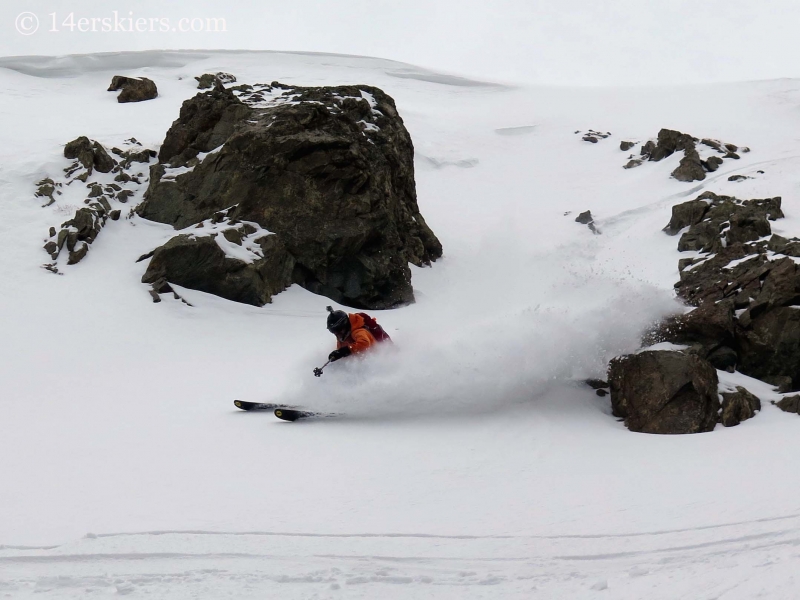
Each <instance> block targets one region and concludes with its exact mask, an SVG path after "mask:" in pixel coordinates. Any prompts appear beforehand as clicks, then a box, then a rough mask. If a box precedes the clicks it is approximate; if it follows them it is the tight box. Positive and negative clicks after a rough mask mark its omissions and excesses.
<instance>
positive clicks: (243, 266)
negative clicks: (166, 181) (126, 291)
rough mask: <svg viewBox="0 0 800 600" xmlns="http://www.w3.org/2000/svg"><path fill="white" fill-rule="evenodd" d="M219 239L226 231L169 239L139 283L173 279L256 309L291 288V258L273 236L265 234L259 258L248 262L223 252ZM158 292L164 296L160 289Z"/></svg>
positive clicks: (156, 254)
mask: <svg viewBox="0 0 800 600" xmlns="http://www.w3.org/2000/svg"><path fill="white" fill-rule="evenodd" d="M218 235H224V233H223V234H219V233H214V234H211V235H206V236H195V235H191V234H188V235H179V236H176V237H174V238H172V239H171V240H170V241H168V242H167V243H166V244H164V245H163V246H160V247H159V248H157V249H156V250H155V252H154V254H153V257H152V259H151V261H150V263H149V265H148V267H147V271H146V272H145V274H144V276H143V277H142V282H143V283H156V282H159V281H161V280H164V283H166V281H171V282H172V283H175V284H177V285H181V286H183V287H187V288H191V289H196V290H200V291H202V292H208V293H209V294H215V295H217V296H221V297H222V298H227V299H229V300H234V301H236V302H243V303H246V304H254V305H256V306H261V305H263V304H266V303H267V302H269V301H270V299H271V298H272V296H273V295H275V294H277V293H279V292H282V291H283V290H284V289H286V288H287V287H288V286H289V285H291V281H292V270H293V268H294V259H293V258H292V256H291V255H290V254H289V253H288V252H287V251H286V248H285V247H284V246H283V244H282V243H281V242H280V240H278V238H277V236H275V235H264V236H263V237H261V238H259V239H257V240H255V241H256V242H257V243H258V246H259V250H260V252H259V253H260V254H261V255H262V256H261V257H259V258H255V257H254V260H253V262H249V263H248V262H246V261H244V260H241V259H237V258H234V257H231V256H230V255H228V254H226V252H225V251H224V250H223V249H222V247H221V246H220V244H219V243H218V241H217V236H218ZM225 237H226V239H227V237H228V236H225ZM228 241H230V240H228ZM240 245H241V241H240ZM157 291H159V292H163V291H164V288H163V285H162V288H161V289H159V290H157Z"/></svg>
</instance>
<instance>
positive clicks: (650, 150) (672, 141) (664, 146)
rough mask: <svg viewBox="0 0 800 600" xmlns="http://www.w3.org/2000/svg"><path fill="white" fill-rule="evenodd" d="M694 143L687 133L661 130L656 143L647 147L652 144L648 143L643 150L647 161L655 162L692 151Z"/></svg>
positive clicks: (693, 139) (694, 140) (694, 139)
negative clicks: (680, 152)
mask: <svg viewBox="0 0 800 600" xmlns="http://www.w3.org/2000/svg"><path fill="white" fill-rule="evenodd" d="M696 141H697V140H696V138H693V137H692V136H691V135H689V134H688V133H681V132H680V131H675V130H674V129H662V130H661V131H659V132H658V141H657V142H656V143H655V144H654V145H648V144H652V142H648V144H645V146H644V147H643V149H646V151H647V154H648V160H651V161H656V162H657V161H660V160H664V159H665V158H667V157H668V156H672V155H673V154H674V153H675V152H679V151H684V152H685V151H686V150H694V149H695V142H696ZM642 153H643V154H644V153H645V152H644V151H643V152H642Z"/></svg>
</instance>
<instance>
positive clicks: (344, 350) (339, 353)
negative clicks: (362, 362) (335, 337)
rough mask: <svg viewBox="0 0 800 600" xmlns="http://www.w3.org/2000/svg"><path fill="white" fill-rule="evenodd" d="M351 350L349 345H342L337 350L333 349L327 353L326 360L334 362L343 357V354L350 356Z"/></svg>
mask: <svg viewBox="0 0 800 600" xmlns="http://www.w3.org/2000/svg"><path fill="white" fill-rule="evenodd" d="M352 353H353V352H352V351H351V350H350V346H342V347H341V348H339V349H338V350H334V351H333V352H331V353H330V354H329V355H328V360H329V361H331V362H336V361H337V360H339V359H340V358H344V357H345V356H350V355H351V354H352Z"/></svg>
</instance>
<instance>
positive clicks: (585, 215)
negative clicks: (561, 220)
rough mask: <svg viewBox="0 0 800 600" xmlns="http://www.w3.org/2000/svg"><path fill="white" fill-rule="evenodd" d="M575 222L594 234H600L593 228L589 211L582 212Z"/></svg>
mask: <svg viewBox="0 0 800 600" xmlns="http://www.w3.org/2000/svg"><path fill="white" fill-rule="evenodd" d="M575 222H576V223H580V224H581V225H587V226H588V227H589V229H591V231H592V233H594V234H599V233H600V230H599V229H597V227H595V224H594V217H592V211H590V210H587V211H584V212H582V213H581V214H579V215H578V216H577V217H575Z"/></svg>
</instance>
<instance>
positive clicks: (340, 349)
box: [314, 306, 392, 377]
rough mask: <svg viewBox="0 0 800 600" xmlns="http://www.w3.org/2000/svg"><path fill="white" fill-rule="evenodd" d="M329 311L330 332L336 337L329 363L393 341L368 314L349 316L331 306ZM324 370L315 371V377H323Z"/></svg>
mask: <svg viewBox="0 0 800 600" xmlns="http://www.w3.org/2000/svg"><path fill="white" fill-rule="evenodd" d="M327 309H328V331H330V332H331V333H332V334H333V335H335V336H336V350H334V351H333V352H331V353H330V354H329V355H328V362H329V363H331V362H336V361H337V360H339V359H341V358H345V357H347V356H350V355H351V354H358V353H359V352H364V351H365V350H367V349H368V348H371V347H372V346H373V345H374V344H375V343H376V342H384V341H392V340H391V338H390V337H389V334H388V333H386V332H385V331H384V330H383V327H381V326H380V325H378V322H377V321H376V320H375V319H373V318H372V317H370V316H369V315H368V314H367V313H353V314H347V313H346V312H344V311H343V310H333V308H332V307H330V306H328V307H327ZM322 368H324V367H322ZM322 368H317V369H314V375H316V376H317V377H319V376H321V375H322Z"/></svg>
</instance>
